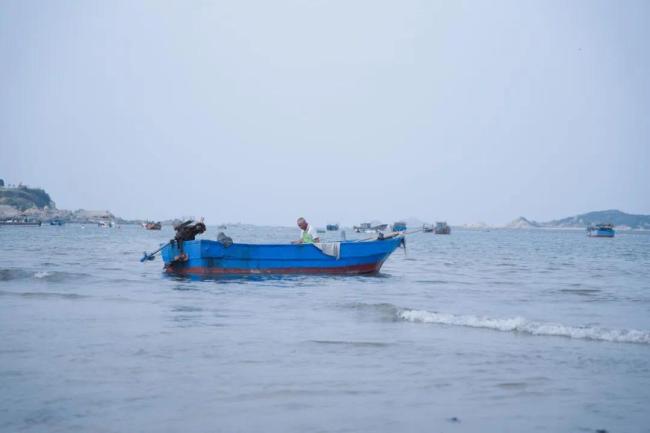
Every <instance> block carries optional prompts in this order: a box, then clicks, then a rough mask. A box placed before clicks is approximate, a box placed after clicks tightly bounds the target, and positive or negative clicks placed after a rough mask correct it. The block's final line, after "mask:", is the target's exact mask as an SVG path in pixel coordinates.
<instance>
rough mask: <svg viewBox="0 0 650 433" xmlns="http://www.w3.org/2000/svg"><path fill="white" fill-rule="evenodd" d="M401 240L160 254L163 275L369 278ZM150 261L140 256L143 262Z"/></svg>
mask: <svg viewBox="0 0 650 433" xmlns="http://www.w3.org/2000/svg"><path fill="white" fill-rule="evenodd" d="M403 240H404V237H403V236H402V235H397V236H394V237H391V238H386V239H382V240H374V241H343V242H330V243H321V244H239V243H229V242H226V243H224V242H220V241H212V240H190V241H184V242H182V243H180V246H179V242H176V241H171V242H170V243H168V244H167V245H165V246H163V247H162V248H161V250H160V251H161V253H162V259H163V262H164V264H165V271H166V272H168V273H173V274H188V275H237V274H240V275H241V274H372V273H376V272H378V271H379V269H381V266H382V265H383V264H384V261H386V259H387V258H388V257H389V256H390V255H391V253H392V252H393V251H395V249H396V248H398V247H399V246H400V244H401V243H402V242H403ZM147 257H151V255H149V256H147V255H146V254H145V258H147Z"/></svg>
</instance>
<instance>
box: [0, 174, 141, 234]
mask: <svg viewBox="0 0 650 433" xmlns="http://www.w3.org/2000/svg"><path fill="white" fill-rule="evenodd" d="M9 219H21V220H33V221H43V222H45V221H52V220H59V221H63V222H66V223H81V224H92V223H97V222H99V221H112V222H115V223H117V224H141V223H142V222H143V221H142V220H125V219H123V218H120V217H118V216H115V215H113V214H112V213H111V212H109V211H107V210H85V209H78V210H76V211H70V210H65V209H57V208H56V204H55V203H54V201H53V200H52V198H51V197H50V195H49V194H48V193H47V192H45V190H43V189H41V188H30V187H28V186H26V185H22V184H19V185H7V186H5V184H4V181H3V180H2V179H0V220H9Z"/></svg>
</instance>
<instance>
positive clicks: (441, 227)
mask: <svg viewBox="0 0 650 433" xmlns="http://www.w3.org/2000/svg"><path fill="white" fill-rule="evenodd" d="M435 232H436V234H437V235H448V234H450V233H451V227H449V226H448V225H447V223H446V222H444V221H443V222H437V223H436V228H435Z"/></svg>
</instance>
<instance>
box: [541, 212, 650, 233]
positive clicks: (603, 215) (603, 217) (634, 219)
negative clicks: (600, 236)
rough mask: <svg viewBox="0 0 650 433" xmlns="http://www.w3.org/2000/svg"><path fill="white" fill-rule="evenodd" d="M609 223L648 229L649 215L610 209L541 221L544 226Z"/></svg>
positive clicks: (579, 225)
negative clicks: (545, 221)
mask: <svg viewBox="0 0 650 433" xmlns="http://www.w3.org/2000/svg"><path fill="white" fill-rule="evenodd" d="M600 223H611V224H614V225H615V226H617V227H620V228H630V229H636V230H640V229H643V230H650V215H633V214H628V213H625V212H621V211H620V210H616V209H610V210H601V211H596V212H588V213H584V214H581V215H576V216H573V217H568V218H563V219H560V220H553V221H549V222H547V223H543V224H542V226H545V227H586V226H589V225H592V224H600Z"/></svg>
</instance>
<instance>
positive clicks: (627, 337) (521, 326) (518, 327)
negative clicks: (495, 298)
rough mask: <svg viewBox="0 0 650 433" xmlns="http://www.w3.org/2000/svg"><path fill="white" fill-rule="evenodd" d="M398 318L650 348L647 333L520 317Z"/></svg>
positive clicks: (410, 314)
mask: <svg viewBox="0 0 650 433" xmlns="http://www.w3.org/2000/svg"><path fill="white" fill-rule="evenodd" d="M397 316H398V317H399V318H400V319H402V320H406V321H409V322H420V323H435V324H439V325H453V326H468V327H471V328H485V329H493V330H496V331H503V332H522V333H525V334H530V335H549V336H559V337H568V338H579V339H585V340H598V341H612V342H618V343H641V344H650V332H647V331H639V330H636V329H607V328H598V327H589V326H584V327H582V326H581V327H576V326H567V325H562V324H559V323H544V322H535V321H530V320H526V319H525V318H523V317H513V318H505V319H494V318H490V317H480V316H472V315H455V314H446V313H436V312H430V311H425V310H399V311H398V313H397Z"/></svg>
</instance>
